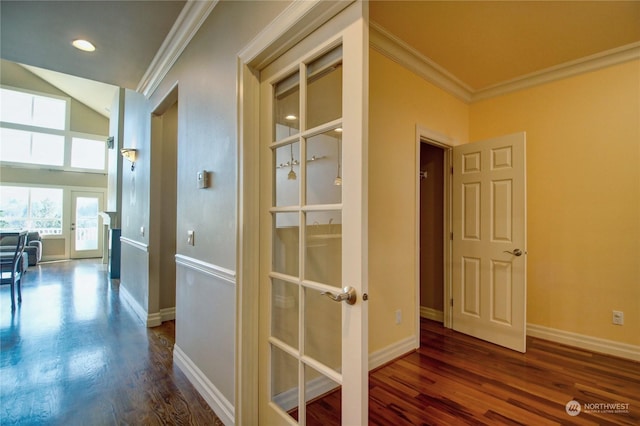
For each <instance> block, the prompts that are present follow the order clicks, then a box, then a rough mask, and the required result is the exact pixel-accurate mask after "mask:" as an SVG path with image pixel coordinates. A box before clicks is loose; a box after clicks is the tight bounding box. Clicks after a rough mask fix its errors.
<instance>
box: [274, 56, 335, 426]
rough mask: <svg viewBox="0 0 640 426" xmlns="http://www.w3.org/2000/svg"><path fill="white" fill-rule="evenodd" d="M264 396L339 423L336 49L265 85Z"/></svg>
mask: <svg viewBox="0 0 640 426" xmlns="http://www.w3.org/2000/svg"><path fill="white" fill-rule="evenodd" d="M272 93H273V99H272V117H273V122H272V126H271V128H272V137H271V140H270V144H269V150H270V153H271V160H272V161H271V168H272V173H271V179H272V182H273V185H272V194H271V200H272V201H271V204H270V213H271V218H272V221H271V222H272V227H271V243H272V246H271V263H270V264H271V267H270V272H269V280H268V281H266V282H267V283H268V284H267V285H268V286H269V288H268V289H267V290H268V293H269V294H270V297H269V300H270V307H269V312H270V327H269V329H270V332H269V338H268V344H269V346H270V348H269V354H270V355H269V356H270V359H271V361H270V363H269V366H268V368H269V373H268V374H269V382H270V384H271V385H270V392H271V395H270V401H271V403H272V406H274V407H277V409H278V410H279V411H280V412H281V414H282V416H285V417H288V418H289V419H290V420H291V421H296V422H297V423H298V424H301V425H311V424H322V425H331V424H340V423H341V408H340V407H341V405H340V399H341V393H340V389H341V383H342V376H341V359H342V358H341V357H342V333H341V324H342V303H336V302H335V301H333V300H331V299H330V298H328V297H326V296H324V295H322V292H326V291H330V292H332V293H333V294H336V293H340V292H341V290H340V289H341V286H342V186H341V185H342V176H341V169H340V167H341V160H342V159H341V155H342V154H341V149H342V138H341V132H342V48H341V47H337V48H333V49H332V50H330V51H328V52H324V53H323V54H322V55H320V56H316V57H313V58H310V59H309V60H303V61H301V62H300V63H299V64H298V65H297V67H296V68H295V69H293V70H290V72H289V73H285V75H284V76H283V77H282V78H280V79H279V80H277V81H276V82H275V83H274V84H272Z"/></svg>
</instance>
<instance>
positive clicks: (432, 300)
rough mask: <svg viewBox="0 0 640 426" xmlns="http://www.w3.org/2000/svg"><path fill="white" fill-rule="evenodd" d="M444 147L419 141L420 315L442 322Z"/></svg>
mask: <svg viewBox="0 0 640 426" xmlns="http://www.w3.org/2000/svg"><path fill="white" fill-rule="evenodd" d="M444 158H445V150H444V149H443V148H441V147H439V146H436V145H432V144H430V143H428V142H421V143H420V174H419V187H420V207H419V209H420V219H419V220H420V231H419V232H420V250H419V253H420V266H419V268H420V273H419V275H420V316H421V317H424V318H428V319H431V320H434V321H438V322H444V276H445V264H444V258H445V256H444V235H445V234H444V232H445V230H444V228H445V222H444V217H445V205H444V201H445V192H444V191H445V185H444V178H445V175H444V171H445V163H444Z"/></svg>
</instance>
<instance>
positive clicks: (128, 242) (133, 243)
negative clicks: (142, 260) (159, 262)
mask: <svg viewBox="0 0 640 426" xmlns="http://www.w3.org/2000/svg"><path fill="white" fill-rule="evenodd" d="M120 242H121V243H124V244H126V245H128V246H130V247H133V248H136V249H138V250H140V251H143V252H145V253H148V252H149V245H148V244H145V243H141V242H140V241H136V240H132V239H131V238H127V237H120Z"/></svg>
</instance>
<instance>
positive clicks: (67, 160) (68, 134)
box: [0, 85, 108, 174]
mask: <svg viewBox="0 0 640 426" xmlns="http://www.w3.org/2000/svg"><path fill="white" fill-rule="evenodd" d="M0 88H2V89H7V90H13V91H16V92H22V93H27V94H30V95H37V96H43V97H48V98H52V99H60V100H64V101H65V103H66V111H65V124H64V130H59V129H53V128H47V127H39V126H33V125H26V124H18V123H10V122H5V121H0V127H2V128H5V129H13V130H22V131H26V132H34V133H42V134H50V135H58V136H63V137H64V160H63V163H62V166H56V165H51V164H37V163H22V162H15V161H4V160H2V159H0V163H1V164H2V166H10V167H21V168H37V169H41V168H47V169H51V170H60V171H74V172H84V173H96V174H106V173H107V158H108V153H107V143H106V139H107V137H106V136H105V135H96V134H91V133H83V132H76V131H72V130H71V98H70V97H68V96H58V95H52V94H49V93H42V92H37V91H34V90H28V89H23V88H20V87H12V86H7V85H0ZM73 138H82V139H93V140H96V141H100V142H103V143H104V153H105V154H104V156H105V162H104V165H103V168H102V169H86V168H80V167H71V147H72V140H73Z"/></svg>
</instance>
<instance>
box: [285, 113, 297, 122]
mask: <svg viewBox="0 0 640 426" xmlns="http://www.w3.org/2000/svg"><path fill="white" fill-rule="evenodd" d="M284 119H285V120H289V121H293V120H297V119H298V117H296V116H295V115H293V114H289V115H287V116H286V117H285V118H284Z"/></svg>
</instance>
